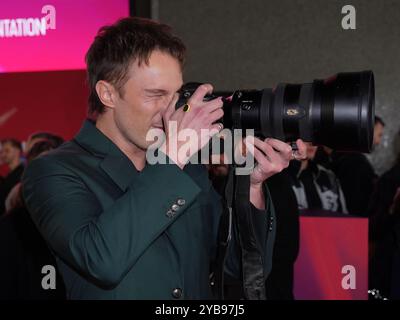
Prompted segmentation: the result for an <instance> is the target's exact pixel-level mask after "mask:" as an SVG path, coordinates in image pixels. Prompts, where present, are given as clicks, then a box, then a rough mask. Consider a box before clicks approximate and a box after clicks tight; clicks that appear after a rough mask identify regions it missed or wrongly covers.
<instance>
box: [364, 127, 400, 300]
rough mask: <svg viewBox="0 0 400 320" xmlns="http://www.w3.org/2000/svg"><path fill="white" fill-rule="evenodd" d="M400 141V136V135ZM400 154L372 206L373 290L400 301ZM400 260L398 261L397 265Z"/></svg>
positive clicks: (381, 182)
mask: <svg viewBox="0 0 400 320" xmlns="http://www.w3.org/2000/svg"><path fill="white" fill-rule="evenodd" d="M398 138H400V134H399V136H398ZM399 208H400V153H399V155H398V157H397V160H396V162H395V164H394V166H393V167H392V168H390V169H389V170H388V171H386V172H385V173H384V174H383V175H382V176H381V177H380V178H379V179H378V181H377V183H376V186H375V189H374V192H373V193H372V196H371V201H370V204H369V207H368V211H367V213H368V216H369V218H370V221H369V240H370V246H369V247H370V272H369V283H370V288H371V289H378V290H379V291H380V293H381V294H382V295H383V296H385V297H389V298H393V295H396V297H397V299H399V298H400V274H399V272H400V259H399V252H400V251H399V248H400V210H399ZM396 261H397V262H396Z"/></svg>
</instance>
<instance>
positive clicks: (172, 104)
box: [163, 93, 179, 125]
mask: <svg viewBox="0 0 400 320" xmlns="http://www.w3.org/2000/svg"><path fill="white" fill-rule="evenodd" d="M178 99H179V94H178V93H175V94H174V97H173V99H172V101H171V102H170V104H169V105H168V107H167V109H165V112H164V114H163V118H164V121H166V122H168V121H169V119H170V118H171V115H172V114H173V113H174V112H175V105H176V103H177V102H178ZM164 125H166V124H165V123H164Z"/></svg>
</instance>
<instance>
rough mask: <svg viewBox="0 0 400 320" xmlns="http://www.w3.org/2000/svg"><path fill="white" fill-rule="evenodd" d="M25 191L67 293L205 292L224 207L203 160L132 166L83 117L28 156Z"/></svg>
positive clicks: (261, 232) (262, 220) (265, 234)
mask: <svg viewBox="0 0 400 320" xmlns="http://www.w3.org/2000/svg"><path fill="white" fill-rule="evenodd" d="M23 195H24V198H25V201H26V204H27V207H28V209H29V211H30V214H31V216H32V218H33V221H34V222H35V224H36V226H37V227H38V229H39V231H40V233H41V234H42V235H43V237H44V239H45V240H46V242H47V243H48V245H49V247H50V248H51V249H52V251H53V252H54V254H55V256H56V258H57V263H58V266H59V269H60V272H61V274H62V276H63V278H64V282H65V286H66V289H67V297H68V298H69V299H172V298H179V299H207V298H210V297H211V290H210V284H209V273H210V263H211V261H212V259H213V258H214V257H215V253H216V238H217V230H218V223H219V217H220V214H221V206H220V199H219V196H218V195H217V193H216V192H215V191H214V190H213V188H212V187H211V184H210V182H209V180H208V175H207V171H206V168H205V167H204V166H202V165H187V166H186V167H185V169H184V170H181V169H180V168H179V167H178V166H176V165H175V164H155V165H146V167H145V168H144V169H143V170H142V171H141V172H138V171H137V170H136V169H135V167H134V165H133V164H132V162H131V161H130V160H129V159H128V158H127V157H126V156H125V155H124V154H123V153H122V152H121V150H120V149H119V148H118V147H117V146H116V145H115V144H114V143H113V142H112V141H111V140H109V139H108V138H107V137H106V136H105V135H103V134H102V133H101V132H100V131H99V130H98V129H97V128H96V127H95V125H94V124H93V123H91V122H89V121H86V122H85V123H84V125H83V127H82V129H81V131H80V132H79V133H78V134H77V136H76V137H75V139H74V140H72V141H70V142H67V143H65V144H64V145H63V146H61V147H60V148H58V149H57V150H54V151H52V152H50V153H49V154H47V155H44V156H41V157H39V158H38V159H36V160H34V161H32V162H31V164H30V165H29V166H28V168H27V170H26V172H25V174H24V177H23ZM268 201H269V200H268ZM267 204H268V210H267V211H268V213H269V214H265V213H264V214H257V219H258V220H259V223H257V225H258V230H257V236H258V238H259V241H260V243H262V244H264V245H265V256H264V257H263V258H264V261H265V275H267V274H268V272H269V270H270V267H271V266H270V263H271V255H272V243H273V237H274V232H269V231H268V228H269V226H270V225H269V222H270V220H269V215H270V214H273V209H272V205H271V203H270V201H269V202H268V203H267ZM172 209H174V210H172ZM258 220H257V221H258ZM233 269H235V268H232V270H233ZM233 272H234V271H233Z"/></svg>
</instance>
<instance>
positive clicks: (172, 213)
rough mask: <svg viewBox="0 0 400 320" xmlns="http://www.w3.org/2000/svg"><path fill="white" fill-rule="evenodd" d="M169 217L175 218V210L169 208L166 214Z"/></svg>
mask: <svg viewBox="0 0 400 320" xmlns="http://www.w3.org/2000/svg"><path fill="white" fill-rule="evenodd" d="M165 215H166V216H167V217H168V218H173V217H174V215H175V212H174V211H172V210H171V209H169V210H168V211H167V212H166V214H165Z"/></svg>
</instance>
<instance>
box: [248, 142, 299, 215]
mask: <svg viewBox="0 0 400 320" xmlns="http://www.w3.org/2000/svg"><path fill="white" fill-rule="evenodd" d="M252 141H253V142H254V144H252ZM245 144H246V146H247V150H248V151H249V152H250V153H252V155H253V156H254V159H255V160H256V162H257V165H256V166H255V167H254V170H253V172H252V173H251V175H250V202H251V203H252V204H253V205H254V206H255V207H256V208H258V209H264V208H265V200H264V193H263V191H262V185H263V183H264V181H265V180H267V179H268V178H269V177H271V176H273V175H274V174H276V173H279V172H281V171H282V170H283V169H285V168H287V167H288V165H289V162H290V161H291V160H294V159H296V160H302V159H305V158H306V149H307V147H306V145H305V143H304V142H303V141H302V140H300V139H298V140H297V141H296V145H297V148H298V150H297V151H293V150H292V148H291V146H290V145H288V144H287V143H285V142H283V141H280V140H277V139H273V138H267V139H265V140H264V141H263V140H260V139H258V138H256V137H252V138H250V139H249V138H246V140H245Z"/></svg>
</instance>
